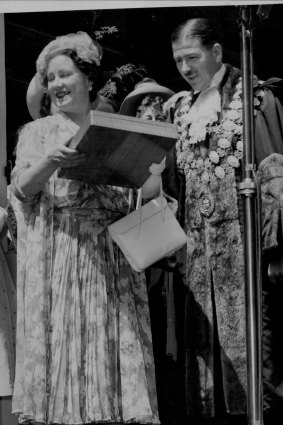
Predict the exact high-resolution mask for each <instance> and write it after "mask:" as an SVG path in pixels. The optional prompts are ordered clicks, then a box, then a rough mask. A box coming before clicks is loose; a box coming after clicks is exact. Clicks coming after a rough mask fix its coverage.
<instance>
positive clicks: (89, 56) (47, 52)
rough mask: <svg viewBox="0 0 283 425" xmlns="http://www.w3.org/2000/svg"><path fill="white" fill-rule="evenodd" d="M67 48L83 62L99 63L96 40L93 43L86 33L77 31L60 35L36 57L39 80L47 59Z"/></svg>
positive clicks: (98, 49) (44, 72)
mask: <svg viewBox="0 0 283 425" xmlns="http://www.w3.org/2000/svg"><path fill="white" fill-rule="evenodd" d="M67 49H70V50H73V51H74V52H75V53H76V54H77V56H78V57H79V58H80V59H81V60H83V61H85V62H89V63H95V64H96V65H97V66H99V65H100V61H101V58H102V47H101V46H100V45H99V44H98V43H97V42H96V43H95V42H94V41H93V40H92V38H91V37H90V36H89V35H88V34H87V33H85V32H83V31H78V32H77V33H71V34H67V35H62V36H59V37H57V38H56V39H55V40H53V41H51V42H50V43H49V44H47V46H45V47H44V49H43V50H42V52H41V53H40V55H39V56H38V58H37V61H36V70H37V72H38V74H39V75H40V77H41V80H43V79H44V77H45V75H46V69H47V65H48V61H49V60H50V59H51V58H52V57H54V56H56V55H57V54H60V52H63V51H64V50H67Z"/></svg>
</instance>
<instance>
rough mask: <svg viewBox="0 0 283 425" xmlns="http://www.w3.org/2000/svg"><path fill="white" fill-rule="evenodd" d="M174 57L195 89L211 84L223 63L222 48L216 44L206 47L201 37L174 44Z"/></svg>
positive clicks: (180, 69) (183, 75) (181, 72)
mask: <svg viewBox="0 0 283 425" xmlns="http://www.w3.org/2000/svg"><path fill="white" fill-rule="evenodd" d="M172 50H173V58H174V60H175V62H176V65H177V68H178V70H179V72H180V74H181V75H182V77H183V78H184V79H185V80H186V81H187V82H188V83H189V84H190V86H191V87H192V89H193V90H198V91H202V90H204V89H206V88H208V87H209V86H210V83H211V80H212V78H213V76H214V74H215V73H216V72H217V71H218V70H219V69H220V67H221V65H222V48H221V46H220V45H219V44H214V46H213V47H212V48H207V47H204V46H203V45H202V43H201V41H200V39H199V38H197V37H195V38H186V39H183V40H181V41H178V42H176V43H173V44H172Z"/></svg>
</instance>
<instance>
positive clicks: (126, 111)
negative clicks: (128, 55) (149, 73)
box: [119, 78, 174, 117]
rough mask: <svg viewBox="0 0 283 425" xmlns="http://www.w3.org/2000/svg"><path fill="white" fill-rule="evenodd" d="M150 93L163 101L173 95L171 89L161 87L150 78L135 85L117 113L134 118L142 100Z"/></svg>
mask: <svg viewBox="0 0 283 425" xmlns="http://www.w3.org/2000/svg"><path fill="white" fill-rule="evenodd" d="M150 93H152V94H155V95H156V96H160V97H162V98H163V99H164V100H167V99H169V97H171V96H173V94H174V92H173V91H172V90H171V89H169V88H167V87H165V86H161V85H160V84H158V83H157V82H156V81H155V80H153V79H152V78H144V79H143V80H142V81H140V82H139V83H138V84H136V86H135V89H134V90H133V91H132V92H131V93H129V94H128V96H126V97H125V99H124V101H123V102H122V105H121V107H120V111H119V113H120V114H121V115H128V116H132V117H135V116H136V112H137V107H138V105H139V104H140V103H141V101H142V99H143V98H144V97H145V96H146V95H147V94H150Z"/></svg>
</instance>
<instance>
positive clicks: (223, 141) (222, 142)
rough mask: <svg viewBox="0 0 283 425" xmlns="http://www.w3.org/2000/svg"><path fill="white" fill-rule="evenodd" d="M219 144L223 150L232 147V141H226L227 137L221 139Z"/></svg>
mask: <svg viewBox="0 0 283 425" xmlns="http://www.w3.org/2000/svg"><path fill="white" fill-rule="evenodd" d="M217 144H218V146H219V147H220V148H221V149H228V148H230V146H231V142H230V140H228V139H226V138H225V137H220V139H218V141H217Z"/></svg>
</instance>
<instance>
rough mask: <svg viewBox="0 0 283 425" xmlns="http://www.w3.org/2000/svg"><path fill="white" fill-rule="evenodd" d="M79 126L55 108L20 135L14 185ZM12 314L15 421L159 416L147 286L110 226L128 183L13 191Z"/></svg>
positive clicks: (123, 204) (56, 182)
mask: <svg viewBox="0 0 283 425" xmlns="http://www.w3.org/2000/svg"><path fill="white" fill-rule="evenodd" d="M77 129H78V127H77V126H76V125H75V124H74V123H73V122H71V121H70V120H68V119H66V117H64V116H63V115H62V114H56V115H54V116H50V117H46V118H42V119H39V120H36V121H34V122H31V123H29V124H27V125H26V126H25V127H24V128H23V130H22V131H21V133H20V136H19V142H18V147H17V160H16V166H15V168H14V170H13V176H12V185H13V187H14V193H15V194H17V197H18V198H21V196H20V194H19V193H18V192H17V178H18V175H19V173H21V171H22V170H24V169H25V168H26V167H29V166H30V165H32V164H34V163H36V162H37V161H38V160H39V159H40V158H41V157H42V156H43V154H46V153H47V152H48V150H49V149H53V148H54V146H56V145H57V144H60V143H65V142H66V141H67V140H69V139H70V138H71V137H72V136H73V135H74V133H75V132H76V131H77ZM14 205H15V208H16V213H17V221H18V283H17V285H18V299H17V306H18V313H17V320H18V323H17V348H16V379H15V387H14V395H13V412H14V413H15V414H17V413H18V414H20V422H21V421H22V422H23V421H24V420H26V419H31V420H32V421H34V422H39V423H48V424H49V423H50V424H51V423H56V424H57V423H58V424H85V423H92V422H110V423H111V422H112V423H113V422H115V423H119V422H120V423H128V422H134V423H159V419H158V413H157V401H156V389H155V372H154V361H153V354H152V342H151V332H150V320H149V311H148V299H147V290H146V284H145V278H144V275H143V273H141V274H138V273H136V272H134V271H133V270H132V269H131V268H130V266H129V264H128V262H127V261H126V259H125V258H124V256H123V254H122V253H121V251H120V250H119V248H118V247H117V245H115V244H114V243H113V242H112V240H111V239H110V236H109V234H108V231H107V229H106V227H107V225H108V224H109V223H111V222H112V221H115V220H116V219H118V218H119V217H121V215H123V214H125V213H126V212H127V207H128V201H127V190H125V189H122V188H119V187H110V186H98V185H97V186H96V185H91V184H88V183H82V182H78V181H74V180H66V179H60V178H58V177H57V173H54V174H53V176H51V178H50V179H49V181H48V182H47V184H46V186H45V188H44V190H43V191H42V192H41V193H40V194H39V195H36V196H34V197H32V198H28V199H23V198H22V199H16V198H15V199H14Z"/></svg>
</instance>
